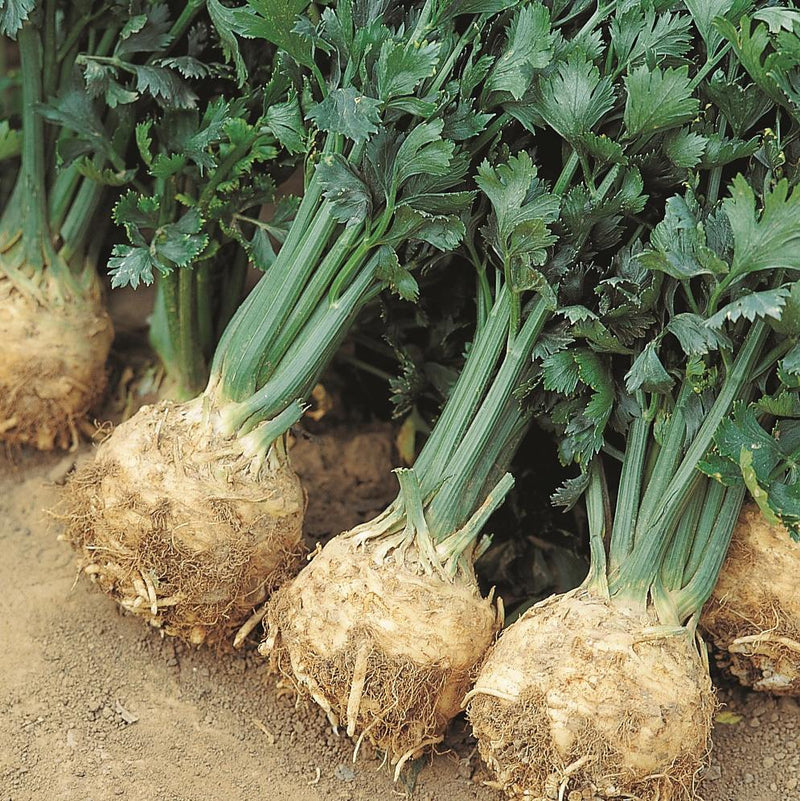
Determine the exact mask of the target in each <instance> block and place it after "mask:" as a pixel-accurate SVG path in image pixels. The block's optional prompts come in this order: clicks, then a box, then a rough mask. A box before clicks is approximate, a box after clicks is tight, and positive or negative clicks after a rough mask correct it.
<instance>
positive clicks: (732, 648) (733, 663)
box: [700, 505, 800, 695]
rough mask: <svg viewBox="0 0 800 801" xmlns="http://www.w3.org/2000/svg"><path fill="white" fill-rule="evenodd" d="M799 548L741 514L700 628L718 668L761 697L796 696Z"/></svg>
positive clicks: (749, 511) (799, 680)
mask: <svg viewBox="0 0 800 801" xmlns="http://www.w3.org/2000/svg"><path fill="white" fill-rule="evenodd" d="M798 576H800V543H796V542H794V541H793V540H792V538H791V537H790V536H789V533H788V532H787V531H786V529H785V528H784V527H783V526H775V525H771V524H769V523H768V522H767V521H766V520H765V519H764V517H763V515H762V514H761V512H760V511H759V509H758V507H757V506H755V505H749V506H746V507H744V508H743V509H742V513H741V515H740V516H739V521H738V523H737V525H736V528H735V530H734V532H733V539H732V540H731V547H730V550H729V551H728V555H727V557H726V560H725V564H724V565H723V567H722V572H721V573H720V577H719V581H718V582H717V586H716V588H715V589H714V592H713V594H712V595H711V598H710V599H709V601H708V603H707V604H706V606H705V608H704V609H703V616H702V618H701V620H700V625H701V626H702V627H703V628H704V629H705V630H706V631H707V632H708V634H709V635H710V637H711V639H712V641H713V642H714V645H716V647H717V649H718V659H719V661H720V663H721V664H722V665H723V667H726V668H728V669H729V670H730V672H731V673H733V674H734V675H735V676H736V677H737V678H738V679H739V681H740V682H741V683H742V684H745V685H747V686H749V687H752V688H753V689H755V690H761V691H763V692H770V693H777V694H780V695H800V594H799V593H798V591H797V578H798Z"/></svg>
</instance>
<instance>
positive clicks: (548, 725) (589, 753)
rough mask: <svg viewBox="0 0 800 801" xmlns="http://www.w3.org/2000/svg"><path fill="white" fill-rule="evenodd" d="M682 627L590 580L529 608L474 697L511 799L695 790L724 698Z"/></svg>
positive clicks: (665, 796) (484, 749)
mask: <svg viewBox="0 0 800 801" xmlns="http://www.w3.org/2000/svg"><path fill="white" fill-rule="evenodd" d="M679 631H680V633H677V632H676V629H665V628H664V627H659V626H656V625H653V623H652V622H651V620H650V619H649V618H647V617H642V616H639V615H637V614H634V613H632V612H630V611H628V610H625V609H620V608H617V607H616V606H613V605H612V604H610V603H609V602H608V601H605V600H601V599H598V598H595V597H593V596H590V595H588V594H586V593H583V592H582V591H581V592H578V593H570V594H567V595H563V596H555V597H553V598H550V599H548V600H547V601H544V602H542V603H541V604H538V605H537V606H535V607H532V608H531V609H530V610H528V612H526V613H525V614H524V615H523V616H522V617H521V618H520V619H519V620H518V621H517V622H515V623H513V624H512V625H511V626H510V627H509V628H508V629H507V630H506V631H505V632H503V634H502V635H501V636H500V639H499V640H498V642H497V644H496V645H495V646H494V648H493V649H492V650H491V651H490V653H489V656H488V657H487V659H486V662H485V663H484V665H483V667H482V668H481V671H480V673H479V675H478V678H477V680H476V682H475V688H474V690H473V691H472V692H471V693H470V695H469V696H468V714H469V718H470V721H471V723H472V727H473V730H474V732H475V736H476V737H477V738H478V747H479V750H480V753H481V756H482V757H483V758H484V760H485V761H486V762H487V764H488V765H489V766H490V768H491V769H492V770H493V772H494V773H495V775H496V777H497V783H498V785H499V786H500V787H502V788H503V789H504V790H506V792H507V793H508V794H509V795H510V796H511V797H513V798H522V797H523V796H524V797H525V798H536V799H539V798H541V799H544V798H572V797H573V796H574V797H576V798H614V799H622V798H625V799H628V798H635V799H640V800H641V801H670V799H692V798H694V797H695V785H696V782H697V778H698V774H699V773H700V771H701V769H702V768H703V765H704V762H705V759H706V756H707V753H708V749H709V736H710V731H711V721H712V715H713V711H714V708H715V699H714V694H713V691H712V688H711V681H710V679H709V676H708V671H707V669H706V664H705V660H703V659H702V658H701V656H700V654H699V652H698V650H697V647H696V645H695V643H694V642H693V640H692V637H691V636H690V634H689V633H688V632H687V630H685V629H680V630H679Z"/></svg>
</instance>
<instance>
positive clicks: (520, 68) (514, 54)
mask: <svg viewBox="0 0 800 801" xmlns="http://www.w3.org/2000/svg"><path fill="white" fill-rule="evenodd" d="M552 58H553V34H552V32H551V30H550V12H549V10H548V9H547V8H545V7H544V6H543V5H542V4H541V3H538V2H535V3H532V4H530V5H528V6H524V7H523V8H521V9H519V10H518V11H517V13H516V14H515V15H514V17H513V18H512V19H511V22H510V23H509V26H508V34H507V41H506V44H505V47H503V50H502V54H501V55H500V56H499V57H498V58H497V60H496V61H495V62H494V64H493V66H492V69H491V71H490V72H489V74H488V76H487V78H486V87H485V91H486V92H508V93H509V94H510V95H511V96H512V97H513V98H514V99H515V100H521V99H522V96H523V95H524V94H525V92H526V91H527V89H528V87H529V86H530V83H531V80H532V79H533V75H534V73H535V71H536V70H542V69H544V68H545V67H547V66H548V64H549V63H550V61H551V60H552Z"/></svg>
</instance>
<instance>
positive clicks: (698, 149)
mask: <svg viewBox="0 0 800 801" xmlns="http://www.w3.org/2000/svg"><path fill="white" fill-rule="evenodd" d="M707 144H708V140H707V139H706V137H705V136H701V135H700V134H698V133H694V132H693V131H690V130H689V129H688V128H681V129H680V130H678V131H672V132H671V133H669V134H668V135H667V137H666V138H665V139H664V155H666V157H667V158H668V159H669V160H670V161H671V162H672V163H673V164H674V165H675V166H676V167H682V168H685V169H688V170H691V169H694V168H695V167H696V166H697V165H698V164H699V163H700V159H701V158H702V157H703V154H704V153H705V150H706V145H707Z"/></svg>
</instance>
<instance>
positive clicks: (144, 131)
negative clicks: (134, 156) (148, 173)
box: [136, 120, 153, 167]
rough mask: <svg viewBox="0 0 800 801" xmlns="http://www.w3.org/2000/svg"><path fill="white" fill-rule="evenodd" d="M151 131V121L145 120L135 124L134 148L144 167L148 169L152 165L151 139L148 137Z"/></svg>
mask: <svg viewBox="0 0 800 801" xmlns="http://www.w3.org/2000/svg"><path fill="white" fill-rule="evenodd" d="M152 130H153V121H152V120H145V121H144V122H137V123H136V148H137V149H138V151H139V155H140V156H141V157H142V161H143V162H144V163H145V166H147V167H149V166H150V165H151V164H152V163H153V151H152V147H153V137H152V136H151V135H150V133H151V131H152Z"/></svg>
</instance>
